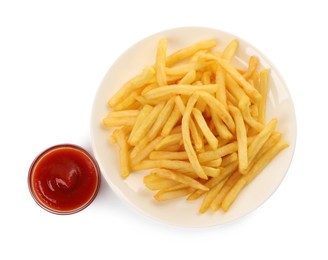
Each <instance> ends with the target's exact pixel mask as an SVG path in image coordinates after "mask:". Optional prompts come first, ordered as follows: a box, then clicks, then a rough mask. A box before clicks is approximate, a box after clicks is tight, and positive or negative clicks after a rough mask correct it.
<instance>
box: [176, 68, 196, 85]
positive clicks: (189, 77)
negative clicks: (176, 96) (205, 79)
mask: <svg viewBox="0 0 328 260" xmlns="http://www.w3.org/2000/svg"><path fill="white" fill-rule="evenodd" d="M195 79H196V71H195V70H190V71H189V72H188V73H187V74H186V75H184V76H183V78H182V79H180V80H179V82H178V85H188V84H192V83H193V82H194V81H195Z"/></svg>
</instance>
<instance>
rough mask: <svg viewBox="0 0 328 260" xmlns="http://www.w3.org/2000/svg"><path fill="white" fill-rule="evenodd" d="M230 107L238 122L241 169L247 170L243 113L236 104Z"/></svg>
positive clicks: (237, 133) (236, 122)
mask: <svg viewBox="0 0 328 260" xmlns="http://www.w3.org/2000/svg"><path fill="white" fill-rule="evenodd" d="M229 109H230V111H231V114H232V116H233V118H234V120H235V124H236V135H237V144H238V161H239V171H245V170H246V169H247V167H248V155H247V154H248V153H247V134H246V129H245V123H244V120H243V117H242V114H241V112H240V111H239V109H238V108H235V107H234V106H229Z"/></svg>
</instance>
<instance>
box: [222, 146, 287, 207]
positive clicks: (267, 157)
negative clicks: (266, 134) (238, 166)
mask: <svg viewBox="0 0 328 260" xmlns="http://www.w3.org/2000/svg"><path fill="white" fill-rule="evenodd" d="M287 147H288V144H286V143H284V142H279V143H277V144H276V145H275V146H273V147H272V148H271V149H269V150H268V151H267V152H266V153H265V154H264V155H263V156H262V157H261V158H260V159H259V160H258V161H257V162H256V163H255V164H254V166H253V168H252V169H251V170H250V171H249V172H248V173H247V174H246V175H243V176H242V177H241V178H240V179H239V180H238V181H237V183H236V184H235V185H234V186H233V188H232V189H231V190H230V191H229V193H228V194H227V195H226V197H225V198H224V200H223V201H222V206H221V207H222V209H223V210H224V211H227V210H228V209H229V207H230V206H231V204H232V203H233V201H234V200H235V199H236V197H237V196H238V194H239V193H240V192H241V191H242V189H243V188H244V187H245V186H246V185H247V184H249V183H250V182H251V181H252V180H254V179H255V178H256V176H257V175H258V174H260V172H261V171H262V170H263V169H264V167H265V166H267V165H268V164H269V163H270V161H271V160H272V159H273V158H274V157H275V156H276V155H277V154H278V153H280V152H281V151H282V150H283V149H285V148H287Z"/></svg>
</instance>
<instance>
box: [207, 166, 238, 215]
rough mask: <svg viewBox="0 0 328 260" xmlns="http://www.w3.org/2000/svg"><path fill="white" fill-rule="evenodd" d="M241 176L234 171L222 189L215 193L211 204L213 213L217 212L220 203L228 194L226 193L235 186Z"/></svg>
mask: <svg viewBox="0 0 328 260" xmlns="http://www.w3.org/2000/svg"><path fill="white" fill-rule="evenodd" d="M240 177H241V174H240V173H239V172H238V171H236V172H234V173H233V174H231V176H229V178H228V179H227V180H226V181H225V183H224V184H223V186H222V189H220V191H219V193H217V195H216V197H215V198H214V199H213V200H212V202H211V205H210V207H211V209H212V210H213V211H217V210H218V209H219V208H220V207H221V203H222V201H223V199H224V198H225V196H226V195H227V194H228V192H229V191H230V190H231V189H232V187H233V186H234V185H235V183H236V182H237V181H238V180H239V179H240Z"/></svg>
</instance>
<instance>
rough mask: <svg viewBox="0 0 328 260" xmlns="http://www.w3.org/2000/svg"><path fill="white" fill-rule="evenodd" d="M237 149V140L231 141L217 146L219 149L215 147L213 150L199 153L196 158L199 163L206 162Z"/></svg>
mask: <svg viewBox="0 0 328 260" xmlns="http://www.w3.org/2000/svg"><path fill="white" fill-rule="evenodd" d="M237 150H238V144H237V142H231V143H228V144H226V145H224V146H221V147H219V149H216V150H215V151H208V152H202V153H199V155H198V159H199V162H201V163H203V162H208V161H212V160H215V159H218V158H221V157H223V156H226V155H228V154H231V153H234V152H236V151H237Z"/></svg>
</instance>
